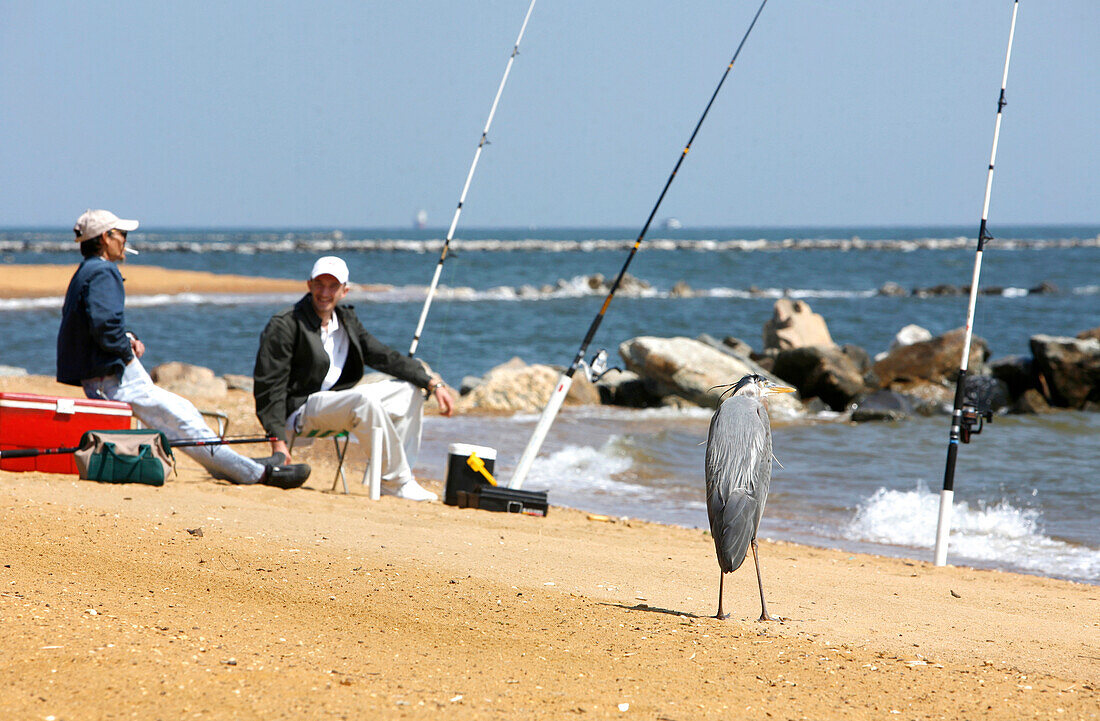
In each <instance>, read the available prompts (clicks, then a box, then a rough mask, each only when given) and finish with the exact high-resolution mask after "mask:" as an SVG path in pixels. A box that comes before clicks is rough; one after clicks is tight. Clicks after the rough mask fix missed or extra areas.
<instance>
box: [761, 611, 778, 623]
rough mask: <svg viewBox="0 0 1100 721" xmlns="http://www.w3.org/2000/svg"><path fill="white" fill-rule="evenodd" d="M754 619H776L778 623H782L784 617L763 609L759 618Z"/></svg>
mask: <svg viewBox="0 0 1100 721" xmlns="http://www.w3.org/2000/svg"><path fill="white" fill-rule="evenodd" d="M756 620H757V621H778V622H779V623H783V621H784V620H785V619H783V618H782V617H781V616H773V615H771V614H770V613H768V612H767V611H765V612H764V613H762V614H760V618H758V619H756Z"/></svg>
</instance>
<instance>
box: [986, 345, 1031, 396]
mask: <svg viewBox="0 0 1100 721" xmlns="http://www.w3.org/2000/svg"><path fill="white" fill-rule="evenodd" d="M989 373H990V375H992V376H993V377H994V378H997V379H999V380H1000V381H1002V382H1003V383H1004V384H1005V387H1006V388H1007V389H1008V395H1009V396H1010V397H1011V398H1019V397H1020V396H1021V395H1023V393H1024V391H1026V390H1028V389H1029V388H1034V387H1035V372H1034V370H1033V369H1032V363H1031V357H1030V356H1021V355H1010V356H1005V357H1004V358H998V359H996V360H994V361H990V363H989Z"/></svg>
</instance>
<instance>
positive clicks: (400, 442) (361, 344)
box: [253, 255, 454, 501]
mask: <svg viewBox="0 0 1100 721" xmlns="http://www.w3.org/2000/svg"><path fill="white" fill-rule="evenodd" d="M347 282H348V266H347V264H346V263H344V261H343V260H342V259H340V258H337V257H336V256H331V255H330V256H325V257H323V258H321V259H319V260H318V261H317V262H316V263H314V265H313V270H312V271H310V274H309V281H308V282H307V283H306V287H307V288H308V289H309V292H308V293H307V294H306V295H304V296H303V297H302V299H301V300H299V301H298V302H297V303H296V304H295V305H294V307H293V308H287V309H286V310H284V311H282V312H281V313H278V314H276V315H275V316H274V317H273V318H272V319H271V320H270V321H269V322H268V324H267V327H266V328H264V331H263V334H262V335H261V336H260V350H259V352H258V353H257V354H256V369H255V371H254V373H253V379H254V381H255V386H254V391H253V392H254V394H255V396H256V415H257V416H259V418H260V423H261V424H262V425H263V427H264V430H265V431H266V432H267V433H268V434H269V435H271V436H275V437H276V438H278V439H279V440H278V441H275V442H274V443H272V450H273V451H274V453H275V454H276V455H278V454H280V453H282V454H284V455H286V457H287V458H289V457H290V451H289V450H288V448H287V443H286V441H287V438H288V436H290V437H296V436H313V435H317V434H319V433H325V434H327V433H331V432H338V431H348V432H349V433H350V434H352V435H353V436H354V437H355V438H356V439H357V440H358V441H359V443H361V444H363V447H364V448H366V447H368V445H367V444H369V442H370V437H371V429H373V428H381V429H382V448H381V453H382V488H383V491H384V492H386V493H388V494H392V495H396V496H398V497H400V498H408V499H411V500H414V501H434V500H436V498H437V496H436V494H434V493H432V492H431V491H428V490H425V489H424V488H422V487H421V486H420V484H418V483H417V482H416V479H415V478H413V474H412V464H413V463H415V459H416V454H417V452H418V451H419V450H420V422H421V418H422V416H423V410H424V396H423V395H422V394H421V389H423V390H424V391H425V392H426V393H427V394H428V395H434V396H435V398H436V400H437V401H438V402H439V407H440V410H441V411H442V413H443V415H445V416H449V415H451V413H452V412H453V411H454V396H453V395H452V394H451V392H450V390H449V389H448V388H447V386H446V384H445V383H444V382H443V381H442V379H440V378H439V377H438V376H436V377H433V376H430V375H428V373H427V371H425V370H424V367H423V366H422V365H421V364H420V363H418V362H417V361H415V360H414V359H412V358H409V357H408V356H405V355H402V354H401V353H399V352H397V351H396V350H394V349H393V348H390V347H389V346H387V345H385V344H383V343H382V342H381V341H379V340H378V339H376V338H375V337H374V336H372V335H371V334H370V333H368V332H367V331H366V330H365V329H364V328H363V324H362V323H360V321H359V318H358V317H356V315H355V310H354V309H353V308H352V307H351V306H350V305H339V303H340V301H341V300H343V298H344V296H346V295H347V293H348V286H347ZM364 365H366V366H370V367H371V368H373V369H375V370H379V371H382V372H383V373H388V374H389V375H391V376H394V377H395V378H391V379H387V380H384V381H380V382H378V383H369V384H364V385H356V384H357V383H359V381H360V380H361V379H362V378H363V367H364Z"/></svg>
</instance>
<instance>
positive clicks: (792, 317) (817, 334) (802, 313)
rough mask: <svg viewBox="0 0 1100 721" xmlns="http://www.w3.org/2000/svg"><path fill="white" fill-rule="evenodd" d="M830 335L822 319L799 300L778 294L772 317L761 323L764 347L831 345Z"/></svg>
mask: <svg viewBox="0 0 1100 721" xmlns="http://www.w3.org/2000/svg"><path fill="white" fill-rule="evenodd" d="M831 345H835V344H834V343H833V338H832V336H831V335H829V327H828V326H827V325H826V324H825V319H824V318H822V317H821V316H820V315H818V314H817V313H814V312H813V311H812V310H811V309H810V306H809V304H808V303H806V302H805V301H802V300H791V299H790V298H780V299H779V300H777V301H775V308H774V310H773V312H772V317H771V319H770V320H768V322H767V323H765V324H764V348H765V349H768V348H776V349H778V350H789V349H791V348H804V347H806V346H831Z"/></svg>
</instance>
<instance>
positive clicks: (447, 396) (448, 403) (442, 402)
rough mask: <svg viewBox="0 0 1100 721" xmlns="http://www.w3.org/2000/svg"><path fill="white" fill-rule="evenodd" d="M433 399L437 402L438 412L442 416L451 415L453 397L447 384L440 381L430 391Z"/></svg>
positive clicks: (453, 404) (453, 405) (453, 408)
mask: <svg viewBox="0 0 1100 721" xmlns="http://www.w3.org/2000/svg"><path fill="white" fill-rule="evenodd" d="M432 395H433V396H435V400H436V402H437V403H439V412H440V413H441V414H442V415H444V416H448V417H449V416H451V415H452V414H454V412H455V397H454V394H453V393H452V392H451V389H450V388H448V387H447V384H446V383H444V382H443V381H440V382H439V384H438V385H436V387H435V389H434V390H433V391H432Z"/></svg>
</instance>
